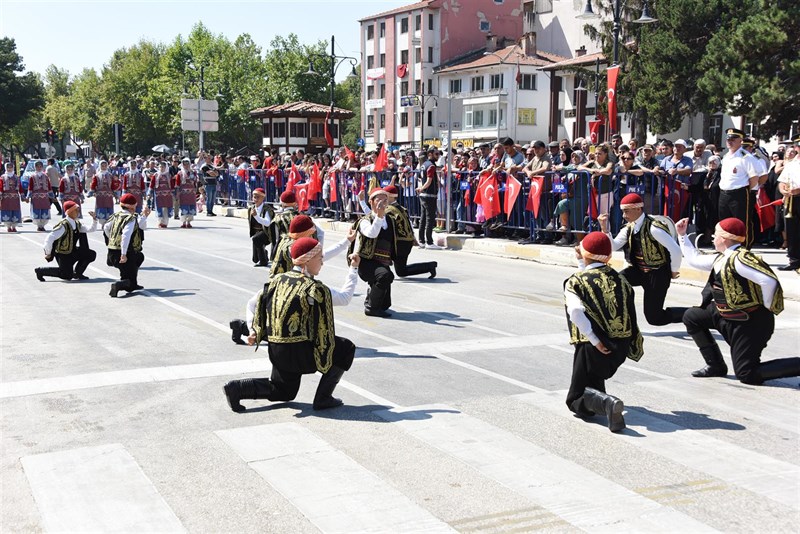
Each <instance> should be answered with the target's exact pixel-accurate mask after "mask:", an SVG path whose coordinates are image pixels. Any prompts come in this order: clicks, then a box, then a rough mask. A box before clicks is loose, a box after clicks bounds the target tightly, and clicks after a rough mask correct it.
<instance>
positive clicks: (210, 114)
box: [181, 109, 219, 122]
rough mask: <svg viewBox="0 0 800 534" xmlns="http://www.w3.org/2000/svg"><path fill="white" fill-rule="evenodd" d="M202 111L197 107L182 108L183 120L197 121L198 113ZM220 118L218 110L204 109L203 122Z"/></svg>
mask: <svg viewBox="0 0 800 534" xmlns="http://www.w3.org/2000/svg"><path fill="white" fill-rule="evenodd" d="M198 113H200V112H199V111H197V110H196V109H182V110H181V120H186V121H196V120H197V115H198ZM218 120H219V113H218V112H216V111H206V110H203V122H216V121H218Z"/></svg>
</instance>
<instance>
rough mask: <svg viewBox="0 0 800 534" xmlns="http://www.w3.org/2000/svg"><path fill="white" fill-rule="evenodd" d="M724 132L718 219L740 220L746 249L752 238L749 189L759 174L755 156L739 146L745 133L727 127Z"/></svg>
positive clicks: (752, 228) (751, 211) (755, 182)
mask: <svg viewBox="0 0 800 534" xmlns="http://www.w3.org/2000/svg"><path fill="white" fill-rule="evenodd" d="M725 133H726V141H725V143H726V145H727V147H728V151H727V152H726V153H725V155H724V156H723V157H722V168H721V170H720V179H719V189H720V194H719V208H718V213H719V219H718V220H720V221H721V220H723V219H727V218H729V217H733V218H735V219H739V220H740V221H743V222H744V224H745V228H746V229H747V238H746V240H745V245H744V246H745V248H747V247H750V246H751V245H752V244H753V240H754V238H755V221H754V220H753V217H752V215H753V212H754V208H753V197H752V195H751V193H750V192H751V190H752V189H753V188H754V187H758V178H759V174H760V173H759V171H758V168H757V164H756V158H755V157H754V156H753V155H752V154H750V153H749V152H748V151H747V150H745V149H744V148H743V147H742V144H743V142H744V132H743V131H741V130H738V129H736V128H728V129H727V130H726V132H725Z"/></svg>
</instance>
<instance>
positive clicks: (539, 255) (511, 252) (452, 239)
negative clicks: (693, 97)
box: [214, 206, 800, 301]
mask: <svg viewBox="0 0 800 534" xmlns="http://www.w3.org/2000/svg"><path fill="white" fill-rule="evenodd" d="M214 211H215V212H216V213H217V214H218V215H226V216H228V217H241V218H247V210H246V209H243V208H226V207H224V206H217V207H216V208H215V210H214ZM314 220H315V221H316V223H317V224H318V225H320V226H321V227H322V228H323V229H324V230H331V231H334V232H340V233H346V232H347V230H348V229H349V228H350V224H351V223H349V222H337V221H333V220H330V219H324V218H315V219H314ZM433 235H434V239H435V240H436V244H437V245H440V246H443V247H446V248H448V249H450V250H463V251H466V252H473V253H476V254H489V255H496V256H502V257H505V258H515V259H521V260H529V261H535V262H539V263H544V264H549V265H561V266H566V267H577V266H578V261H577V259H576V258H575V250H574V248H572V247H557V246H555V245H519V244H517V240H516V239H513V240H511V239H505V238H487V237H480V238H475V237H469V236H464V235H454V234H445V233H434V234H433ZM703 250H705V251H710V250H711V249H703ZM753 250H754V252H756V253H757V254H759V255H760V256H761V257H762V258H764V260H765V261H766V262H767V263H768V264H769V265H770V267H772V269H773V271H775V273H776V274H777V275H778V280H780V282H781V286H782V287H783V295H784V298H786V299H790V300H796V301H800V274H798V273H797V272H795V271H778V270H777V268H778V267H780V266H782V265H785V264H786V262H787V259H786V251H785V250H778V249H775V248H756V249H753ZM611 265H612V266H613V267H614V268H616V269H622V268H623V267H624V266H625V258H624V255H623V253H622V251H617V252H615V253H614V256H613V259H612V260H611ZM706 280H708V273H707V272H704V271H700V270H698V269H695V268H693V267H689V266H688V265H686V264H684V265H682V266H681V277H680V278H678V279H677V280H673V283H677V284H681V283H682V284H691V285H699V286H702V285H704V284H705V283H706Z"/></svg>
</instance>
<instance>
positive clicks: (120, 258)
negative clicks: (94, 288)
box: [103, 193, 150, 297]
mask: <svg viewBox="0 0 800 534" xmlns="http://www.w3.org/2000/svg"><path fill="white" fill-rule="evenodd" d="M120 206H121V207H122V211H119V212H117V213H115V214H114V215H112V216H111V219H109V221H108V222H107V223H106V224H105V225H104V226H103V232H104V233H105V235H106V236H107V237H108V260H107V263H108V265H110V266H113V267H116V268H118V269H119V278H120V279H119V281H117V282H114V283H112V284H111V291H110V292H109V295H110V296H111V297H116V296H117V294H118V293H119V292H120V291H126V292H128V293H131V292H133V291H136V290H137V289H144V288H143V287H142V286H140V285H139V280H138V275H139V267H140V266H141V265H142V263H143V262H144V254H142V241H143V240H144V230H145V229H147V216H148V215H150V209H149V208H145V209H144V210H143V211H142V217H141V219H140V218H139V215H138V214H137V213H136V197H135V196H133V195H131V194H130V193H125V194H124V195H122V198H121V199H120Z"/></svg>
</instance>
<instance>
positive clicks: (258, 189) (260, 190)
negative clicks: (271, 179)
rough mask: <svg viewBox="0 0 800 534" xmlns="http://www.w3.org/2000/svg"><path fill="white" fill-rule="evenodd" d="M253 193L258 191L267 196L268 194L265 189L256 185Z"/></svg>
mask: <svg viewBox="0 0 800 534" xmlns="http://www.w3.org/2000/svg"><path fill="white" fill-rule="evenodd" d="M253 193H258V194H259V195H264V196H267V194H266V193H265V192H264V190H263V189H262V188H260V187H256V188H255V189H253Z"/></svg>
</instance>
